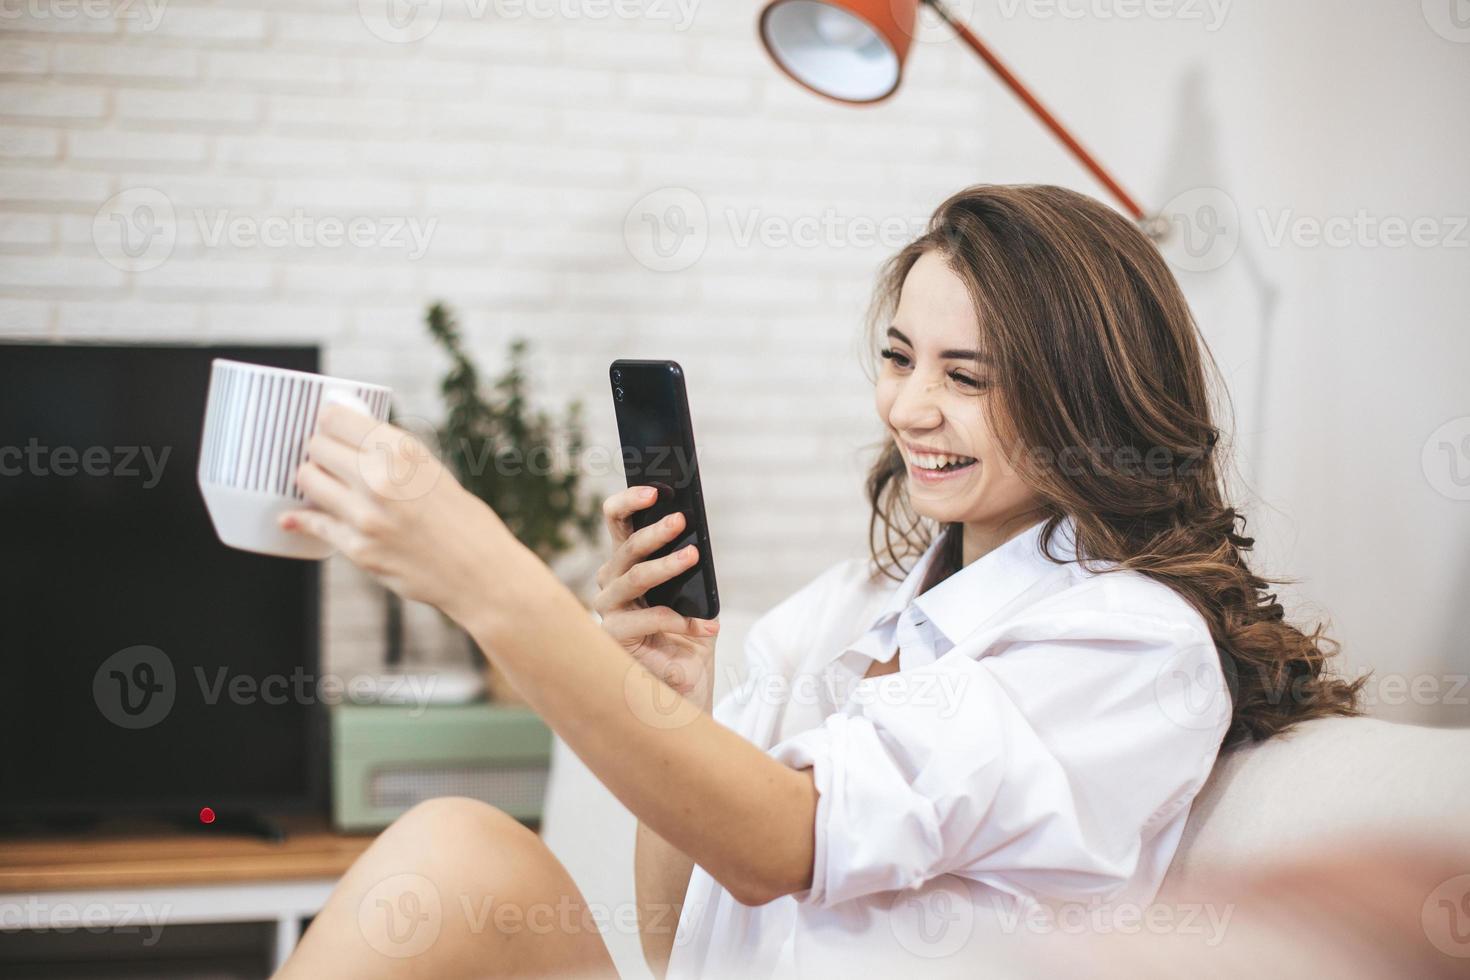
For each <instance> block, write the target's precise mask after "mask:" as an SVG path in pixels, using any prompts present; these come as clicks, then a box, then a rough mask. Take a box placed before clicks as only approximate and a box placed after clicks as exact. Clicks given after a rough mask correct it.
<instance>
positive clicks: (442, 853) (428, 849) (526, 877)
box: [373, 796, 555, 891]
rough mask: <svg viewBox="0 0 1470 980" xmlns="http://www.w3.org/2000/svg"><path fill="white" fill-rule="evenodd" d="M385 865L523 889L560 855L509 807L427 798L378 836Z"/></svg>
mask: <svg viewBox="0 0 1470 980" xmlns="http://www.w3.org/2000/svg"><path fill="white" fill-rule="evenodd" d="M373 849H374V850H376V851H379V852H380V855H381V862H380V867H381V866H383V865H386V866H387V868H388V869H389V870H391V869H393V868H401V869H402V870H404V871H410V870H411V871H415V872H418V873H420V874H424V875H427V876H429V877H430V878H432V879H434V880H435V881H437V882H443V883H451V882H452V883H457V884H466V883H473V884H474V885H476V886H477V890H478V889H485V890H490V891H494V890H496V889H502V890H506V889H510V890H519V889H520V888H522V887H524V886H525V884H526V883H527V882H534V881H536V880H537V879H538V878H540V877H541V876H542V875H543V874H544V873H545V871H546V869H547V868H548V867H550V866H552V865H554V864H555V858H553V857H552V856H551V852H550V851H549V850H548V849H547V847H546V845H545V844H544V843H542V841H541V838H540V837H539V836H537V834H536V833H535V831H533V830H531V829H530V828H529V827H526V826H525V825H524V824H522V823H521V822H520V821H518V820H516V819H515V818H514V817H512V816H510V815H509V814H507V813H505V812H504V811H502V810H500V809H498V808H496V807H493V806H491V805H490V804H488V803H482V802H481V801H479V800H473V799H469V798H468V797H463V796H443V797H437V798H435V799H431V800H425V801H424V802H422V803H419V804H417V805H416V806H414V807H412V808H411V809H409V810H408V811H406V812H405V813H404V814H403V815H402V816H400V817H399V818H398V819H397V820H395V821H393V823H392V824H390V825H389V826H388V828H387V829H386V830H384V831H383V832H382V834H380V835H379V836H378V840H377V841H376V842H374V844H373Z"/></svg>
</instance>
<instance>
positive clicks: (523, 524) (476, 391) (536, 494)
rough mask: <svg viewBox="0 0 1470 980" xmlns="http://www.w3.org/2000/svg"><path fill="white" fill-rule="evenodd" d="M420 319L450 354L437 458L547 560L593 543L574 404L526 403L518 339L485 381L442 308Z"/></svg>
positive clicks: (474, 654) (396, 626)
mask: <svg viewBox="0 0 1470 980" xmlns="http://www.w3.org/2000/svg"><path fill="white" fill-rule="evenodd" d="M425 320H426V323H427V325H428V330H429V335H430V336H431V337H432V338H433V339H434V341H435V342H436V343H437V344H438V345H439V347H440V348H442V349H443V350H444V352H445V353H446V354H448V355H449V360H450V366H449V370H448V372H447V373H446V374H445V375H444V378H443V380H442V381H441V382H440V386H439V390H440V392H441V394H442V395H443V397H444V408H445V418H444V422H443V423H442V424H441V425H440V426H438V427H437V428H436V430H435V432H434V437H435V438H436V439H437V441H438V452H439V454H440V456H441V458H442V459H443V461H444V463H445V465H447V466H449V467H450V469H451V470H452V471H453V472H454V474H455V476H456V477H457V478H458V479H459V481H460V483H461V484H463V485H464V487H465V488H466V489H467V490H469V491H470V492H471V493H473V494H474V495H475V496H477V497H479V498H480V499H481V500H483V501H485V503H487V504H489V505H490V507H491V508H492V509H494V511H495V512H496V513H497V514H498V515H500V518H501V520H503V521H504V522H505V524H506V526H507V527H508V528H510V530H511V532H512V533H513V534H515V536H516V537H517V538H518V539H519V540H520V541H521V543H523V544H524V545H526V547H528V548H530V549H531V550H532V551H534V552H535V553H536V554H537V555H539V556H540V557H541V559H542V560H543V561H545V562H547V563H548V564H550V563H552V562H554V561H555V560H556V559H557V558H558V557H560V556H562V555H563V554H565V553H566V552H568V551H570V550H571V549H572V548H573V547H574V546H575V545H576V544H577V542H578V541H591V540H593V539H594V538H595V536H596V534H597V528H598V526H599V525H600V524H601V518H602V510H601V506H600V503H599V500H598V498H597V496H596V495H595V494H592V493H590V492H587V491H586V490H584V487H583V474H582V473H581V472H580V470H579V469H578V467H577V461H578V459H579V458H580V457H581V455H582V450H583V446H584V444H585V438H584V432H583V423H582V405H581V403H580V402H579V401H573V402H571V403H570V404H569V405H568V406H567V407H566V410H565V413H564V414H563V415H561V416H557V415H554V414H552V413H551V412H548V411H546V410H545V409H540V408H535V407H533V406H532V404H531V400H530V397H529V395H528V393H527V377H526V369H525V356H526V351H527V343H526V341H525V340H523V339H519V338H517V339H514V340H512V341H511V342H510V344H509V346H508V347H507V350H506V361H505V367H504V370H503V371H502V372H501V373H500V374H499V375H498V376H496V377H494V378H492V379H490V380H489V382H488V383H487V382H485V381H484V380H483V379H482V375H481V373H480V370H479V368H478V367H477V366H476V365H475V363H474V361H473V360H472V359H471V358H470V356H469V354H468V353H467V352H466V351H465V347H464V342H463V339H462V338H461V336H460V332H459V327H458V325H457V324H456V323H455V319H454V315H453V314H452V313H451V312H450V310H449V309H448V307H446V306H445V305H444V304H442V303H435V304H433V305H432V306H430V307H429V310H428V314H427V316H426V318H425ZM388 615H389V657H388V659H389V662H390V663H392V662H393V661H394V659H395V657H397V656H400V655H401V654H400V653H399V652H398V651H401V639H400V638H401V625H400V624H401V607H399V606H398V605H397V604H396V602H395V601H394V600H392V599H390V605H389V612H388ZM466 642H467V643H468V644H469V650H470V656H471V658H472V659H473V660H474V661H475V662H477V663H478V662H479V660H480V654H479V651H478V650H477V649H476V648H475V646H474V642H473V641H472V640H470V639H469V638H468V637H466ZM395 644H398V645H397V646H395ZM487 681H488V686H489V688H490V694H491V696H492V697H494V698H497V699H510V698H511V697H513V692H512V691H511V690H510V689H509V688H508V686H507V685H506V684H505V682H504V680H503V678H501V677H499V675H498V674H497V673H496V672H495V671H494V670H491V671H490V673H489V675H488V677H487Z"/></svg>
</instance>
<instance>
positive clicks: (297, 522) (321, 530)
mask: <svg viewBox="0 0 1470 980" xmlns="http://www.w3.org/2000/svg"><path fill="white" fill-rule="evenodd" d="M278 523H279V524H280V526H281V530H283V531H290V532H292V533H293V534H306V535H310V536H311V537H313V538H317V539H319V540H321V541H325V542H326V543H327V544H329V545H331V546H332V547H333V548H335V549H337V550H338V551H340V552H345V551H346V550H347V545H348V543H349V541H350V539H351V536H352V529H351V528H349V527H348V526H347V525H346V524H344V523H343V522H341V521H339V520H337V518H335V517H333V516H332V515H331V514H328V513H325V512H324V511H320V510H288V511H287V512H286V513H284V514H282V515H281V516H280V519H279V521H278Z"/></svg>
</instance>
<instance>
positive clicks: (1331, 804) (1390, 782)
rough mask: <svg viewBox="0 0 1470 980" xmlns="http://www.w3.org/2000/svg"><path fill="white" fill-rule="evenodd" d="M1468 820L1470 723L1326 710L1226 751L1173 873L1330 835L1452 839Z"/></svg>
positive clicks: (1175, 886) (1255, 858)
mask: <svg viewBox="0 0 1470 980" xmlns="http://www.w3.org/2000/svg"><path fill="white" fill-rule="evenodd" d="M1467 828H1470V729H1463V728H1462V729H1453V728H1420V727H1415V726H1411V725H1397V724H1391V723H1389V722H1385V721H1377V720H1375V719H1371V718H1324V719H1319V720H1316V721H1310V722H1304V723H1303V724H1301V725H1299V726H1297V728H1296V729H1294V730H1293V731H1291V732H1288V733H1287V734H1285V735H1278V736H1277V737H1275V738H1272V739H1269V740H1267V741H1265V742H1260V743H1255V744H1249V745H1244V746H1241V747H1239V748H1235V749H1230V750H1227V751H1226V752H1225V753H1223V754H1222V755H1221V756H1220V759H1219V761H1218V762H1217V763H1216V764H1215V769H1214V772H1213V773H1212V774H1211V776H1210V780H1209V782H1208V783H1206V784H1205V788H1204V789H1203V790H1202V791H1201V793H1200V795H1199V796H1198V797H1196V799H1195V802H1194V807H1193V810H1192V812H1191V814H1190V819H1189V824H1188V825H1187V826H1186V827H1185V830H1184V837H1183V839H1182V840H1181V841H1180V844H1179V850H1178V851H1177V853H1176V854H1175V856H1174V862H1173V864H1171V865H1170V867H1169V875H1168V877H1167V878H1166V879H1165V883H1164V893H1165V894H1169V893H1171V892H1177V891H1179V890H1181V889H1184V888H1187V887H1188V885H1189V883H1190V882H1191V880H1193V879H1195V878H1197V877H1199V876H1200V875H1201V874H1202V873H1203V872H1204V871H1205V870H1206V869H1209V868H1239V867H1241V866H1243V865H1251V864H1258V863H1260V862H1263V861H1265V860H1268V859H1269V858H1271V857H1274V856H1282V855H1286V854H1299V853H1301V852H1302V851H1304V850H1308V849H1314V848H1316V847H1319V846H1321V844H1322V842H1323V841H1327V840H1338V839H1346V840H1357V841H1364V840H1368V839H1370V838H1372V837H1383V838H1385V839H1388V840H1394V841H1399V842H1404V841H1409V842H1413V841H1416V840H1427V839H1434V840H1439V841H1448V842H1454V841H1457V840H1461V839H1463V838H1464V836H1465V834H1466V829H1467Z"/></svg>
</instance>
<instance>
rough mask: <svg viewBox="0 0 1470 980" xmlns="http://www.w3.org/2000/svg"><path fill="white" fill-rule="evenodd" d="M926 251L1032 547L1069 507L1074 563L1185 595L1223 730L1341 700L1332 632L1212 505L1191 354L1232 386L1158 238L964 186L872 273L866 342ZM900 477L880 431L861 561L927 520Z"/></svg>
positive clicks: (1262, 730)
mask: <svg viewBox="0 0 1470 980" xmlns="http://www.w3.org/2000/svg"><path fill="white" fill-rule="evenodd" d="M931 250H934V251H937V252H939V253H940V254H941V255H942V256H943V258H944V259H945V260H946V262H947V263H948V265H949V267H950V268H951V269H952V270H953V271H954V272H955V274H957V275H958V276H959V277H960V278H961V279H962V280H963V281H964V283H965V285H966V287H967V289H968V290H969V293H970V297H971V300H972V301H973V303H974V305H975V310H976V313H977V315H978V318H979V322H980V328H981V337H980V349H981V350H982V351H983V352H984V354H985V355H986V356H987V357H988V358H989V359H990V361H991V364H992V367H991V368H990V369H989V373H988V378H989V380H990V383H991V390H993V391H996V392H997V393H998V397H992V398H990V399H986V412H987V417H988V419H989V421H990V424H991V429H992V431H993V432H995V433H996V434H997V437H998V438H999V439H1000V441H1001V443H1002V445H1004V446H1006V447H1007V453H1008V455H1009V457H1010V458H1011V460H1012V461H1013V464H1014V465H1015V469H1016V472H1017V474H1018V476H1020V478H1021V479H1022V480H1023V481H1025V482H1026V484H1027V485H1028V486H1029V487H1031V488H1032V490H1033V491H1034V492H1035V494H1036V495H1037V498H1038V500H1039V501H1040V502H1041V507H1042V512H1043V513H1044V514H1045V515H1046V517H1045V520H1046V524H1045V526H1044V527H1043V528H1042V532H1041V541H1042V548H1043V551H1044V552H1045V553H1046V555H1047V557H1048V558H1050V559H1051V560H1052V561H1060V560H1061V559H1058V558H1057V557H1056V556H1055V555H1053V554H1052V552H1051V550H1050V547H1049V545H1050V542H1051V539H1052V536H1053V535H1054V534H1055V533H1056V530H1057V528H1058V527H1059V526H1060V525H1061V523H1062V522H1063V521H1064V520H1065V519H1066V518H1067V517H1071V518H1072V520H1073V522H1074V525H1075V529H1076V554H1077V557H1078V559H1079V560H1080V561H1081V562H1082V563H1083V564H1084V566H1085V567H1088V568H1089V569H1094V570H1097V571H1100V572H1106V571H1108V570H1123V569H1133V570H1135V571H1138V572H1141V573H1142V574H1144V575H1147V576H1149V577H1150V578H1153V579H1156V580H1157V581H1159V582H1162V583H1163V584H1165V585H1167V586H1169V587H1170V588H1172V589H1173V590H1174V591H1176V592H1177V593H1179V594H1180V595H1182V596H1183V597H1184V598H1185V599H1187V600H1188V601H1189V603H1190V604H1191V605H1193V606H1194V608H1195V609H1197V610H1199V613H1200V615H1202V616H1203V617H1204V619H1205V622H1206V623H1208V624H1209V627H1210V632H1211V634H1212V635H1213V637H1214V640H1215V645H1216V648H1217V649H1218V650H1219V652H1220V656H1221V664H1222V666H1223V668H1224V670H1225V674H1226V677H1227V679H1228V680H1229V681H1230V690H1231V696H1232V699H1233V705H1234V715H1233V718H1232V721H1231V726H1230V730H1229V732H1228V733H1227V735H1226V739H1225V740H1226V744H1235V743H1239V742H1242V741H1246V740H1251V739H1255V740H1259V739H1264V738H1269V737H1270V736H1272V735H1275V734H1277V733H1279V732H1283V731H1285V730H1287V729H1288V728H1290V727H1291V726H1292V725H1294V724H1296V723H1297V722H1299V721H1303V720H1306V719H1308V718H1320V717H1324V716H1329V715H1353V714H1357V713H1358V707H1357V703H1358V691H1359V688H1360V687H1361V686H1362V684H1363V679H1362V678H1360V679H1358V680H1357V681H1356V682H1349V681H1347V680H1344V679H1343V678H1341V677H1338V676H1335V675H1334V674H1332V673H1331V672H1329V671H1328V670H1326V669H1325V667H1326V664H1327V661H1328V659H1329V658H1330V657H1332V656H1334V655H1335V654H1336V653H1337V652H1338V650H1339V648H1340V644H1338V643H1337V641H1335V640H1332V639H1330V638H1329V637H1327V636H1325V635H1324V633H1323V629H1324V627H1323V625H1322V624H1318V625H1317V626H1316V627H1315V628H1314V629H1313V631H1312V632H1311V633H1310V634H1308V633H1304V632H1303V631H1302V630H1300V629H1298V628H1297V627H1295V626H1293V625H1291V624H1290V623H1288V622H1286V621H1285V617H1284V611H1283V609H1282V606H1281V604H1280V603H1279V602H1278V601H1277V596H1276V593H1275V592H1268V591H1267V590H1268V588H1269V587H1270V586H1272V585H1273V584H1276V585H1280V584H1289V583H1292V582H1294V581H1295V580H1293V579H1266V578H1262V577H1261V576H1259V575H1257V574H1255V573H1254V572H1252V571H1251V569H1250V567H1249V565H1248V564H1247V562H1246V553H1247V552H1249V551H1250V550H1251V549H1252V547H1253V546H1254V545H1255V539H1254V538H1251V537H1246V536H1245V534H1244V531H1245V525H1246V518H1245V516H1244V515H1243V514H1242V513H1240V512H1239V511H1238V510H1237V509H1236V508H1235V507H1232V506H1230V504H1229V503H1227V501H1226V494H1225V489H1224V482H1223V480H1222V465H1223V463H1222V461H1225V460H1228V459H1229V457H1230V452H1229V450H1228V448H1227V447H1228V439H1227V440H1222V438H1221V430H1220V429H1219V428H1218V427H1217V426H1216V425H1215V423H1214V421H1213V418H1212V409H1211V389H1210V387H1209V386H1208V385H1207V383H1206V372H1205V363H1206V361H1207V360H1208V363H1209V366H1210V368H1211V371H1212V377H1213V378H1214V379H1215V380H1216V381H1217V382H1218V384H1219V390H1220V392H1221V393H1222V394H1223V395H1225V398H1226V402H1227V405H1228V391H1226V388H1225V385H1224V382H1223V379H1221V377H1220V372H1219V368H1218V365H1217V364H1216V363H1215V360H1214V356H1213V354H1211V353H1210V351H1209V346H1208V344H1206V343H1205V340H1204V338H1203V337H1202V336H1201V335H1200V332H1199V328H1198V326H1197V325H1196V323H1195V321H1194V317H1193V316H1192V315H1191V313H1190V311H1189V306H1188V304H1187V303H1186V302H1185V299H1184V295H1183V293H1182V292H1181V291H1180V289H1179V285H1178V283H1177V282H1175V280H1174V277H1173V275H1172V274H1171V273H1170V271H1169V268H1168V266H1167V264H1166V263H1165V261H1164V258H1163V256H1162V255H1161V254H1160V252H1159V250H1158V248H1157V247H1156V246H1155V245H1154V243H1153V242H1151V241H1150V240H1149V239H1148V237H1147V236H1145V235H1144V234H1143V233H1142V232H1141V231H1140V230H1139V229H1138V228H1136V227H1135V226H1134V225H1133V224H1131V223H1130V222H1129V221H1128V220H1127V219H1125V218H1124V217H1123V216H1122V215H1120V214H1118V213H1117V212H1115V211H1112V210H1110V209H1109V208H1107V207H1105V206H1104V205H1102V204H1101V203H1099V202H1097V201H1095V200H1093V199H1092V198H1089V197H1086V196H1084V195H1082V194H1078V193H1075V192H1073V191H1069V190H1065V189H1063V188H1060V187H1050V186H1043V185H989V184H982V185H978V186H975V187H969V188H966V189H965V190H962V191H960V192H959V193H957V194H955V195H954V196H952V197H951V198H950V199H949V200H947V201H945V202H944V203H943V204H941V205H940V206H939V208H938V210H936V211H935V212H934V215H933V217H932V218H931V219H930V221H929V225H928V228H927V229H926V231H925V233H924V234H923V235H922V236H920V237H919V238H918V239H916V240H915V241H913V242H912V243H910V244H909V245H908V246H906V247H905V248H904V249H903V250H902V251H901V252H899V253H898V254H897V255H895V256H894V257H893V258H892V259H890V260H889V261H888V262H887V263H886V264H885V265H884V267H883V269H882V270H881V272H880V276H879V283H878V288H877V290H876V292H875V295H874V299H873V304H872V307H871V310H870V315H869V321H870V324H869V325H870V329H871V331H872V333H873V337H874V339H875V340H876V339H877V337H879V336H881V335H882V334H883V332H884V331H886V330H887V328H888V325H889V324H890V323H891V320H892V316H893V314H894V311H895V310H896V308H897V305H898V297H899V291H900V289H901V288H902V287H903V283H904V280H905V278H906V277H907V276H908V273H909V270H910V269H912V268H913V265H914V263H915V262H916V261H918V259H919V257H920V256H921V255H923V254H925V253H926V252H929V251H931ZM871 346H872V349H875V350H876V348H877V344H876V343H875V344H873V345H871ZM903 472H904V463H903V460H902V458H901V456H900V455H899V453H898V447H897V446H896V445H895V444H894V443H893V441H892V440H891V439H889V440H888V441H887V443H886V444H885V445H884V446H883V448H882V450H881V451H880V454H879V458H878V461H877V462H876V463H875V464H874V466H873V469H872V471H871V473H870V474H869V477H868V494H869V499H870V501H871V503H872V518H871V523H870V536H871V539H872V548H873V557H874V560H875V561H876V562H877V563H878V565H879V567H880V568H882V569H883V570H884V571H886V572H887V573H888V574H890V575H895V576H897V575H901V574H903V571H904V570H905V568H906V566H907V564H908V562H909V561H910V560H911V559H913V558H914V557H915V556H917V555H918V554H920V553H921V552H922V551H923V550H924V549H925V548H926V547H927V546H928V545H929V543H930V542H931V541H932V540H933V536H934V534H935V533H937V532H939V531H940V530H942V529H940V528H937V527H934V526H932V525H931V523H930V522H928V521H925V520H923V519H921V518H920V517H919V516H918V515H917V514H915V513H914V511H913V510H912V508H911V506H910V504H909V501H908V499H907V492H906V481H905V480H903V479H900V477H901V476H902V475H903ZM1237 524H1238V525H1239V528H1238V529H1237ZM958 540H959V535H958V534H951V535H948V541H949V542H950V543H951V544H957V542H958ZM942 551H943V554H942V555H941V559H940V563H939V566H938V567H940V568H941V569H942V571H941V572H940V574H941V575H942V574H945V573H947V572H952V571H954V570H955V569H956V568H957V567H958V562H959V549H958V547H944V548H943V549H942ZM1094 562H1109V563H1116V567H1112V566H1110V567H1109V568H1094V564H1093V563H1094Z"/></svg>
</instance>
